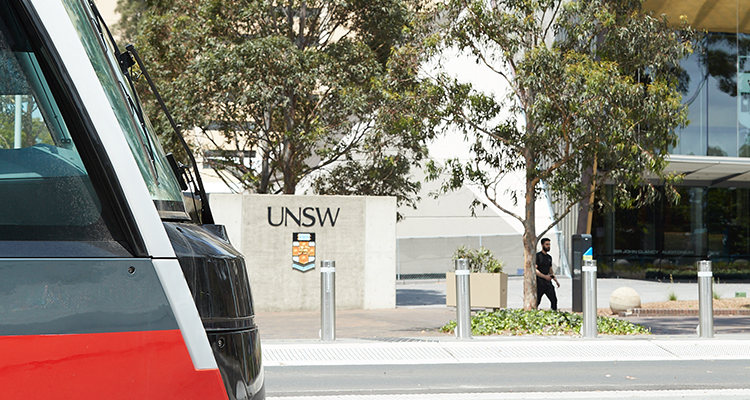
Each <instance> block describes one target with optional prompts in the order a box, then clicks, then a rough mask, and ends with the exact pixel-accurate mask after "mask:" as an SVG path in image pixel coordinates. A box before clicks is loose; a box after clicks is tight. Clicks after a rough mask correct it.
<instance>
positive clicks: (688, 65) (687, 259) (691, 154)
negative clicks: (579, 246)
mask: <svg viewBox="0 0 750 400" xmlns="http://www.w3.org/2000/svg"><path fill="white" fill-rule="evenodd" d="M699 3H705V2H696V1H692V0H686V1H685V4H684V7H692V8H693V9H698V10H708V11H706V12H710V10H709V9H708V8H706V7H707V6H706V4H708V3H705V4H699ZM714 3H717V4H718V6H717V7H721V6H727V7H725V9H726V10H730V11H733V12H734V15H733V16H732V17H731V19H730V18H720V17H717V16H715V15H709V16H706V15H703V14H697V15H693V17H692V18H691V19H690V21H691V22H693V21H696V20H698V21H706V22H705V24H707V26H700V24H699V25H698V26H696V25H695V24H694V27H695V28H698V29H708V30H709V31H711V29H712V26H711V25H710V23H709V22H710V21H709V20H711V19H713V20H715V21H719V22H721V23H725V24H729V26H724V27H722V28H720V30H721V31H715V32H709V33H708V34H706V35H705V36H704V38H703V39H702V43H701V46H697V49H698V50H697V51H696V52H695V53H694V54H693V55H691V56H690V57H689V58H688V59H686V60H684V61H683V63H682V68H683V69H684V73H683V76H682V79H681V85H682V89H683V103H684V104H686V105H687V106H688V110H689V118H690V121H691V122H690V125H689V126H688V127H686V128H684V129H681V130H679V131H678V132H677V135H678V137H679V142H678V144H677V145H676V146H675V147H674V148H672V149H671V151H670V154H671V155H672V158H673V161H672V164H674V165H672V164H670V168H671V170H673V171H676V172H681V173H684V174H685V181H684V183H683V186H681V187H680V188H679V193H680V201H679V203H678V204H673V203H670V202H667V201H665V200H664V199H661V200H659V201H657V202H656V203H654V204H651V205H649V206H647V207H642V208H640V209H617V210H614V211H598V212H595V216H594V220H593V225H592V232H591V234H592V236H593V240H594V254H595V258H596V259H597V261H598V264H599V266H600V268H599V270H600V276H604V277H607V276H620V277H632V278H646V279H670V278H671V279H690V278H691V277H692V279H693V280H694V279H695V262H696V261H698V260H705V259H709V260H712V261H713V264H714V275H715V276H717V277H719V278H720V279H742V280H750V35H749V34H747V33H744V32H747V31H748V30H747V29H745V28H744V27H743V24H747V23H748V21H745V20H744V19H742V20H740V19H739V18H737V17H736V15H737V13H738V12H739V13H741V14H742V15H745V14H747V13H745V11H744V8H749V9H750V2H748V5H747V7H744V6H743V7H740V5H741V4H740V3H737V2H736V1H732V2H721V1H719V2H714ZM724 3H726V4H724ZM651 4H652V6H653V7H654V9H655V11H657V12H669V10H667V9H666V7H669V6H670V4H676V3H667V2H661V3H660V2H655V1H652V2H651ZM648 5H649V2H647V3H646V6H648ZM743 5H744V3H743ZM659 7H664V9H659ZM674 12H681V11H680V10H677V11H674ZM748 15H750V14H748ZM672 19H674V18H672ZM731 21H736V24H732V22H731ZM711 23H713V22H711ZM680 163H682V164H680ZM709 170H711V171H713V172H714V173H713V174H708V173H703V174H702V173H701V172H705V171H709Z"/></svg>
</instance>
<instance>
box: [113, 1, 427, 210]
mask: <svg viewBox="0 0 750 400" xmlns="http://www.w3.org/2000/svg"><path fill="white" fill-rule="evenodd" d="M125 2H130V3H133V4H137V3H138V2H139V0H125ZM121 4H122V3H121ZM146 4H147V6H148V11H146V13H145V14H144V17H143V18H141V19H139V20H138V21H127V20H125V19H123V23H122V24H121V28H122V27H123V26H130V27H133V26H136V29H137V30H138V34H137V35H136V44H137V47H138V48H139V49H140V51H141V53H143V54H144V55H145V57H146V58H148V60H149V62H150V64H151V65H152V67H151V68H150V72H151V73H152V75H154V76H155V80H156V81H157V84H158V85H159V86H160V87H162V88H163V91H164V92H165V96H164V97H165V98H166V99H168V103H169V106H170V108H171V109H172V110H173V112H174V114H175V115H176V117H177V119H178V120H179V121H180V122H181V124H182V125H183V126H185V127H195V128H196V129H197V130H198V131H199V132H200V133H201V134H202V135H203V137H205V138H206V139H208V140H209V141H211V143H212V146H213V147H214V148H215V149H216V150H217V151H218V155H217V156H216V157H213V158H212V159H211V162H212V163H213V167H214V168H215V169H216V170H217V172H219V175H220V176H221V177H223V178H224V179H226V180H230V179H236V180H237V181H239V182H240V184H241V185H242V190H248V191H253V192H257V193H280V192H281V193H287V194H292V193H295V190H296V188H297V186H298V184H299V183H300V182H301V181H302V180H303V179H306V178H308V179H309V180H310V181H313V180H314V181H315V184H314V187H315V188H318V189H319V190H320V191H321V192H324V193H351V194H391V195H397V196H398V197H399V199H400V201H401V202H405V203H407V204H413V202H414V199H415V196H416V191H415V187H416V189H417V190H418V183H415V182H412V181H411V180H410V179H408V178H407V176H408V175H406V174H407V173H408V171H409V167H410V165H413V164H414V163H415V162H416V161H418V160H419V159H421V158H422V157H423V156H424V154H426V147H425V146H424V140H425V139H426V138H425V135H428V134H429V131H426V130H424V129H420V130H419V132H416V131H415V130H409V129H402V128H403V127H402V126H399V125H397V124H392V123H389V121H392V119H390V118H387V117H384V113H385V114H387V113H388V112H390V111H392V110H393V107H397V106H399V104H401V103H400V102H399V101H394V95H395V97H399V96H400V95H399V93H398V90H399V89H398V87H395V88H394V87H393V86H392V83H393V82H394V80H395V79H396V77H395V76H393V75H392V74H391V72H392V68H391V67H389V64H388V63H389V60H390V58H391V55H392V54H394V53H395V46H396V45H397V44H398V43H399V42H400V41H401V40H402V37H403V34H404V31H407V30H408V26H409V24H410V18H411V15H412V13H413V12H414V8H415V7H416V5H415V4H416V3H415V4H412V3H410V2H408V1H406V0H386V1H381V2H376V3H372V2H368V1H366V0H355V1H340V0H313V1H295V0H287V1H283V0H281V1H274V0H269V1H264V0H231V1H214V0H189V1H182V2H163V1H159V0H148V1H147V2H146ZM122 7H123V8H125V6H122ZM132 7H135V6H132ZM410 79H415V77H414V76H412V77H410ZM417 86H418V85H417ZM407 103H408V102H407ZM409 104H411V103H409ZM156 122H157V124H158V125H159V126H165V125H166V122H165V121H163V120H161V119H159V117H158V116H157V121H156ZM158 130H160V131H162V132H167V130H166V129H158ZM216 132H219V133H220V134H218V135H217V134H216ZM415 135H416V136H415ZM162 139H163V140H164V141H165V142H166V147H170V145H169V143H170V141H171V140H170V139H169V137H162ZM251 153H255V154H256V155H257V158H258V159H259V160H260V161H259V162H257V163H251V162H249V161H248V157H247V156H248V155H249V154H251ZM342 163H343V164H342ZM348 173H352V174H357V179H356V180H354V179H351V177H350V176H347V174H348ZM342 176H343V177H346V178H349V179H348V180H341V179H340V178H341V177H342ZM384 176H387V178H386V179H383V178H384ZM368 179H369V181H365V180H368ZM378 179H381V181H380V182H381V185H379V186H377V188H376V189H377V190H368V188H374V187H375V186H376V182H377V180H378ZM344 183H348V184H346V185H344ZM415 184H416V186H415ZM363 192H364V193H363Z"/></svg>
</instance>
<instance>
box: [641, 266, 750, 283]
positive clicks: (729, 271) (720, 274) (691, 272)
mask: <svg viewBox="0 0 750 400" xmlns="http://www.w3.org/2000/svg"><path fill="white" fill-rule="evenodd" d="M670 276H671V277H672V278H673V279H676V280H692V281H695V280H697V279H698V271H697V270H696V269H695V268H690V269H675V270H665V269H662V268H648V269H646V276H645V279H656V280H667V279H670ZM713 276H714V277H715V278H718V279H722V280H725V281H732V280H739V281H747V280H750V270H747V269H738V268H731V267H727V268H721V269H718V268H714V269H713Z"/></svg>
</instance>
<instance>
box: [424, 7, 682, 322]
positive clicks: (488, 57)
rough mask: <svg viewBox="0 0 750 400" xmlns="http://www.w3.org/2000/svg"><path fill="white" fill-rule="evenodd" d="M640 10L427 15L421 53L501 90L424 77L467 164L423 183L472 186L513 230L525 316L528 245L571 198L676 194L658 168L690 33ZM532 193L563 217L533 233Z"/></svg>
mask: <svg viewBox="0 0 750 400" xmlns="http://www.w3.org/2000/svg"><path fill="white" fill-rule="evenodd" d="M641 5H642V2H641V1H640V0H579V1H557V0H491V1H472V2H469V1H464V0H446V1H444V2H441V3H438V4H437V6H436V9H435V10H434V18H433V19H432V24H433V25H432V27H433V34H432V35H430V36H429V37H428V38H427V40H426V43H427V45H429V46H430V48H431V49H432V53H431V54H438V53H440V52H442V53H443V54H446V52H453V53H455V51H458V52H459V53H461V54H463V55H467V56H469V57H473V58H474V59H476V62H477V63H478V64H480V65H483V66H485V67H486V68H489V69H490V70H491V71H492V72H494V73H495V74H497V76H499V77H500V78H501V79H502V80H503V81H504V82H505V84H506V85H507V87H506V88H505V93H500V94H494V93H492V92H484V91H481V90H479V89H477V88H475V87H473V86H472V85H471V84H468V83H462V82H460V81H459V80H458V79H456V78H453V77H451V76H449V75H448V74H447V73H445V72H444V71H443V72H442V73H438V74H435V76H434V77H433V79H434V81H435V83H436V84H437V85H440V86H441V87H442V88H443V90H444V93H445V98H446V101H445V103H444V104H443V106H442V107H441V108H440V113H441V115H443V117H444V118H445V119H446V121H447V122H448V125H449V126H450V127H451V129H455V130H458V131H460V132H463V133H464V134H465V135H466V138H467V140H468V141H469V142H470V146H471V158H470V159H469V160H464V161H462V160H459V159H453V160H450V161H448V162H447V163H446V164H445V165H443V166H438V165H434V164H433V165H432V176H433V177H436V176H439V174H441V173H448V174H449V179H448V180H447V181H446V182H445V183H444V185H443V189H444V190H452V189H455V188H458V187H460V186H462V185H463V184H465V183H469V184H475V185H478V187H480V188H481V189H482V191H483V193H484V195H485V196H486V199H487V201H489V202H490V203H492V204H493V205H494V206H496V207H497V208H499V209H500V210H502V211H503V212H505V213H507V214H509V215H511V216H512V217H514V218H515V219H517V220H518V221H519V222H520V223H521V224H523V229H524V233H523V236H522V240H523V247H524V309H526V310H530V309H533V308H536V277H535V266H534V253H535V252H536V246H537V243H538V242H539V240H540V239H541V237H542V236H543V235H544V234H545V233H546V232H547V231H548V230H549V229H550V228H551V227H552V226H554V225H555V224H557V223H558V222H559V221H561V220H562V218H564V217H565V216H566V215H567V214H568V213H569V212H571V210H573V209H574V208H575V207H576V205H578V204H579V202H581V201H582V200H586V201H584V203H587V204H588V205H589V206H594V205H598V206H607V205H608V204H605V202H607V201H608V200H607V197H606V196H597V197H595V193H596V192H597V191H599V190H600V189H602V188H603V186H604V183H605V182H606V183H607V184H608V185H609V184H611V185H612V186H613V188H614V190H613V192H614V193H615V196H614V199H613V202H614V203H616V204H618V205H620V206H625V207H633V206H638V205H641V204H644V203H646V202H649V201H652V200H653V199H654V198H655V196H657V195H658V190H657V188H656V185H659V184H663V185H665V189H666V190H665V193H666V194H667V196H670V198H672V199H673V198H675V196H677V193H676V192H675V191H674V190H673V188H672V186H671V183H672V182H673V181H674V180H675V179H677V177H676V176H674V175H670V174H666V173H665V172H664V167H665V165H666V164H667V160H666V159H665V158H666V156H667V154H668V149H669V147H670V146H673V145H675V144H676V135H675V133H674V129H675V128H676V127H678V126H683V125H685V124H686V123H687V122H688V121H687V111H686V110H685V109H684V107H682V106H681V94H680V92H679V87H680V82H679V77H680V76H681V75H682V74H681V71H680V68H679V63H680V60H682V59H684V58H685V57H686V56H687V55H689V54H690V52H691V51H692V35H693V33H692V31H691V30H690V28H689V27H688V26H687V25H686V24H685V25H683V28H682V29H683V30H682V31H675V30H673V29H671V28H670V27H669V25H668V23H667V20H666V17H663V16H662V17H654V16H652V15H650V14H649V13H647V12H645V11H644V10H643V9H642V7H641ZM442 63H443V60H440V59H438V64H439V65H443V64H442ZM495 89H498V91H502V89H503V88H495ZM512 173H518V174H519V175H520V176H521V179H522V180H523V181H524V187H523V189H521V190H517V191H516V190H510V189H508V190H507V191H508V192H509V193H507V195H509V196H511V197H512V199H513V200H514V201H515V202H516V203H518V200H519V199H520V200H521V204H522V210H523V211H522V212H520V213H517V212H514V211H513V210H511V209H509V208H506V207H503V202H502V201H500V200H501V199H502V197H503V196H505V195H506V189H505V188H503V187H502V186H499V185H500V183H501V179H502V178H503V177H505V176H506V175H507V174H512ZM543 185H544V187H546V189H547V192H548V193H549V194H550V195H551V198H552V200H553V201H554V202H556V203H558V204H559V205H562V209H563V211H562V212H560V213H558V214H557V215H555V216H554V220H553V223H552V224H551V225H549V226H546V227H542V228H541V229H538V228H537V226H536V216H535V212H534V211H535V206H536V201H537V199H538V198H539V196H540V195H541V194H542V191H543ZM634 188H635V190H634ZM595 199H596V200H595ZM609 205H610V206H611V204H609Z"/></svg>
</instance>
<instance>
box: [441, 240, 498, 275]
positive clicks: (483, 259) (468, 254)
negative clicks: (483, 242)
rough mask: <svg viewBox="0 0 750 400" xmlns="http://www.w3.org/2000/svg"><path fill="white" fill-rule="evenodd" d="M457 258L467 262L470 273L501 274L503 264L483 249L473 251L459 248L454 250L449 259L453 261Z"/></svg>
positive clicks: (466, 247)
mask: <svg viewBox="0 0 750 400" xmlns="http://www.w3.org/2000/svg"><path fill="white" fill-rule="evenodd" d="M459 258H466V259H468V260H469V269H471V272H490V273H497V272H503V262H502V261H500V260H497V259H496V258H495V255H494V254H492V252H491V251H490V250H489V249H486V248H484V247H480V248H479V250H475V249H472V248H471V247H468V246H461V247H459V248H457V249H456V251H455V252H454V253H453V256H452V257H451V259H452V260H453V261H456V260H458V259H459Z"/></svg>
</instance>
